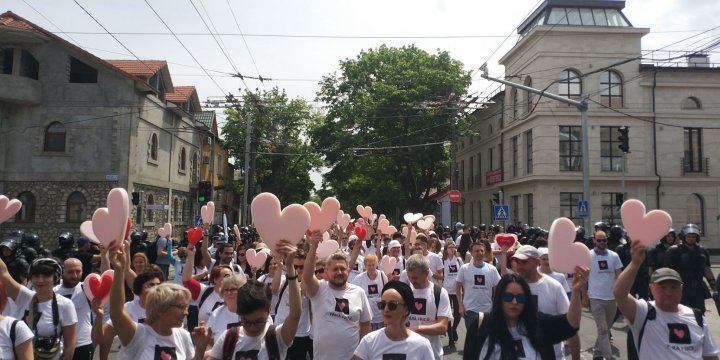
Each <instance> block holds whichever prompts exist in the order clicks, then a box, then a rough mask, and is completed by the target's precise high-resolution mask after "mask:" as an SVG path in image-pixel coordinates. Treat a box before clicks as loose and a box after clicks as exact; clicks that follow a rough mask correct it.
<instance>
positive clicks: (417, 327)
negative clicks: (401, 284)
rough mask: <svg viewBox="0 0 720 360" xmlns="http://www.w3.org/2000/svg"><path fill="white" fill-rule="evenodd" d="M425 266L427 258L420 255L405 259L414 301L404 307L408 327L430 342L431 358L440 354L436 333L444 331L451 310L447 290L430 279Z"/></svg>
mask: <svg viewBox="0 0 720 360" xmlns="http://www.w3.org/2000/svg"><path fill="white" fill-rule="evenodd" d="M429 266H430V264H429V262H428V259H426V258H425V257H424V256H422V255H420V254H415V255H412V256H410V257H409V258H408V259H407V263H406V269H405V270H406V271H407V276H408V281H409V282H410V287H411V288H412V290H413V295H414V297H415V300H414V303H413V304H411V305H409V306H408V308H409V309H410V316H408V321H409V322H410V329H411V330H413V331H415V332H416V333H418V334H420V335H422V336H424V337H425V338H427V339H428V340H429V341H430V345H431V346H432V348H433V354H434V355H435V360H440V359H442V356H443V347H442V344H441V342H440V335H443V334H445V333H446V332H447V327H448V322H449V321H450V320H451V319H452V309H451V308H450V297H449V296H448V293H447V290H445V289H443V288H442V287H441V286H438V285H436V284H433V283H432V282H430V279H429V277H428V268H429ZM436 289H437V291H436ZM436 296H438V297H439V298H436Z"/></svg>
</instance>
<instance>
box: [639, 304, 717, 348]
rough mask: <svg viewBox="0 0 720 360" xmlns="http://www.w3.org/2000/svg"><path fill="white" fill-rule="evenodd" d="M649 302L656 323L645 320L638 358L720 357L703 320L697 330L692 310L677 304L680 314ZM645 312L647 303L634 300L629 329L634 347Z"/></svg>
mask: <svg viewBox="0 0 720 360" xmlns="http://www.w3.org/2000/svg"><path fill="white" fill-rule="evenodd" d="M650 303H651V304H653V306H654V307H655V314H656V315H655V320H650V319H648V320H647V324H646V325H645V331H644V333H643V339H642V344H640V353H639V354H638V355H639V357H640V359H700V358H702V357H703V356H717V355H719V354H720V351H718V348H717V345H716V344H715V339H713V337H712V334H711V333H710V330H709V328H708V324H707V321H705V318H703V324H704V325H703V327H702V328H700V326H699V325H698V324H697V320H695V313H693V310H692V309H691V308H689V307H687V306H685V305H679V307H680V311H679V312H676V313H672V312H665V311H662V310H660V309H659V308H658V307H657V306H655V302H654V301H651V302H650ZM647 312H648V304H647V302H646V301H645V300H635V323H634V324H630V328H631V329H632V333H633V336H634V339H633V340H635V345H636V346H637V344H638V337H639V336H640V328H641V327H642V325H643V322H645V318H646V317H647ZM626 321H627V320H626Z"/></svg>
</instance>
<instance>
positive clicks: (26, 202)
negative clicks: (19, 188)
mask: <svg viewBox="0 0 720 360" xmlns="http://www.w3.org/2000/svg"><path fill="white" fill-rule="evenodd" d="M17 199H18V200H20V202H22V207H21V208H20V211H18V212H17V213H16V214H15V222H16V223H34V222H35V195H33V194H32V193H31V192H29V191H25V192H23V193H20V195H18V197H17Z"/></svg>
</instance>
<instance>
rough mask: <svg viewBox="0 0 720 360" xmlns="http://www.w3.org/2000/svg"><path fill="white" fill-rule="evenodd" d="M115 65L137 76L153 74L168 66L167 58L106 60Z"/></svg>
mask: <svg viewBox="0 0 720 360" xmlns="http://www.w3.org/2000/svg"><path fill="white" fill-rule="evenodd" d="M105 61H107V62H108V63H110V64H112V65H113V66H115V67H117V68H119V69H120V70H122V71H125V72H126V73H128V74H133V75H135V76H153V75H155V73H157V72H158V71H159V70H160V69H162V68H163V67H165V66H167V62H166V61H165V60H142V61H140V60H105Z"/></svg>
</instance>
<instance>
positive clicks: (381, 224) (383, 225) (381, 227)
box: [377, 219, 394, 235]
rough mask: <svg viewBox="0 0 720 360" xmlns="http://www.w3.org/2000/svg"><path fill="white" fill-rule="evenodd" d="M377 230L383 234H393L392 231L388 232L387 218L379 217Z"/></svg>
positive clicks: (388, 222)
mask: <svg viewBox="0 0 720 360" xmlns="http://www.w3.org/2000/svg"><path fill="white" fill-rule="evenodd" d="M377 231H378V232H379V233H381V234H385V235H392V234H394V232H390V221H388V219H380V221H378V226H377Z"/></svg>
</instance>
